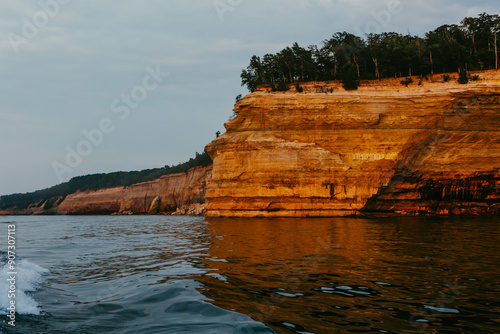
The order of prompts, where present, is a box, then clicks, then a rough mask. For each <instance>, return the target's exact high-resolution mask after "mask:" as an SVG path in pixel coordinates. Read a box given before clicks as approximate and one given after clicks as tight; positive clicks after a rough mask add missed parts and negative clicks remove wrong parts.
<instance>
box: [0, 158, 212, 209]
mask: <svg viewBox="0 0 500 334" xmlns="http://www.w3.org/2000/svg"><path fill="white" fill-rule="evenodd" d="M211 170H212V166H211V165H210V166H207V167H196V168H192V169H190V170H189V171H188V172H187V173H178V174H171V175H165V176H162V177H160V178H159V179H156V180H154V181H149V182H143V183H138V184H134V185H131V186H128V187H113V188H105V189H100V190H96V191H90V190H89V191H83V192H80V191H79V192H76V193H73V194H70V195H68V196H66V197H56V198H52V199H50V200H49V201H46V202H37V203H33V204H32V205H30V206H29V207H28V208H27V209H23V210H15V209H12V210H7V211H4V212H0V214H2V213H3V214H7V213H14V214H70V215H97V214H158V213H176V214H197V215H199V214H203V213H204V209H205V205H204V203H205V191H206V180H207V179H209V178H210V174H211ZM48 204H50V205H48Z"/></svg>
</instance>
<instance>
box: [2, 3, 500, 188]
mask: <svg viewBox="0 0 500 334" xmlns="http://www.w3.org/2000/svg"><path fill="white" fill-rule="evenodd" d="M0 3H1V8H2V9H1V14H0V32H1V33H0V91H1V95H0V96H1V98H0V195H2V194H10V193H17V192H28V191H33V190H37V189H41V188H46V187H49V186H52V185H55V184H58V183H60V181H67V180H69V179H70V178H72V177H74V176H79V175H85V174H90V173H103V172H113V171H129V170H141V169H146V168H155V167H162V166H164V165H166V164H168V165H172V164H177V163H179V162H184V161H186V160H188V159H189V158H190V157H193V156H194V154H195V152H202V151H203V149H204V146H205V145H206V144H207V143H208V142H209V141H211V140H212V139H213V138H215V132H216V131H221V132H224V127H223V123H224V122H226V121H227V119H228V117H229V116H230V115H231V114H232V109H233V104H234V100H235V97H236V95H238V94H246V93H247V92H246V89H245V88H244V87H241V86H240V73H241V70H242V69H243V68H245V67H246V66H247V64H248V61H249V59H250V57H251V56H252V55H253V54H257V55H263V54H265V53H274V52H277V51H279V50H281V49H282V48H283V47H285V46H287V45H291V44H292V43H294V42H298V43H299V44H300V45H301V46H304V47H306V46H308V45H311V44H317V45H319V44H321V42H322V41H323V40H325V39H327V38H329V37H330V36H331V35H333V34H334V33H335V32H338V31H348V32H352V33H356V34H358V35H359V34H362V33H365V32H381V31H396V32H400V33H405V34H406V33H408V32H410V33H411V34H418V35H421V36H423V34H424V33H425V32H427V31H429V30H433V29H435V28H437V27H438V26H440V25H442V24H451V23H457V24H458V23H459V22H460V20H461V19H463V18H464V17H466V16H476V15H477V14H479V13H482V12H485V11H486V12H488V13H490V14H499V13H500V3H499V1H498V0H474V1H465V0H458V1H457V0H432V1H431V0H417V1H414V0H413V1H408V0H400V2H399V3H398V0H390V1H389V0H380V1H378V0H293V1H292V0H216V1H214V0H144V1H138V0H135V1H132V0H120V1H117V0H116V1H109V0H99V1H97V0H85V1H82V0H41V1H27V0H15V1H12V0H9V1H6V0H0ZM166 73H168V75H166ZM68 152H72V153H68Z"/></svg>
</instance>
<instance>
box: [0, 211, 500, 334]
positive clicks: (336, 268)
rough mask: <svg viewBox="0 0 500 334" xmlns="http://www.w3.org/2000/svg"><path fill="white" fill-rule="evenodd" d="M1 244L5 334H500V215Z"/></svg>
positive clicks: (147, 226)
mask: <svg viewBox="0 0 500 334" xmlns="http://www.w3.org/2000/svg"><path fill="white" fill-rule="evenodd" d="M9 225H15V233H16V234H15V237H16V240H15V247H16V254H15V256H16V259H15V262H16V272H17V274H16V275H15V276H16V277H15V280H16V282H15V289H16V297H15V301H16V311H17V313H16V317H15V325H16V326H15V327H12V326H11V325H9V323H8V322H9V321H11V320H10V319H9V318H8V317H7V315H6V314H7V313H8V309H7V308H8V307H9V302H10V301H11V300H12V298H9V297H8V294H9V291H8V290H9V289H11V288H12V287H11V286H10V283H9V281H8V279H9V278H10V276H11V275H10V274H9V271H10V270H9V268H8V265H7V264H6V261H7V258H8V253H7V250H8V248H7V247H8V244H7V242H8V241H7V234H8V230H9ZM0 238H1V240H0V268H1V271H0V319H1V320H0V333H51V334H52V333H81V334H83V333H200V334H201V333H219V334H224V333H243V334H250V333H302V334H305V333H316V334H320V333H398V334H401V333H500V218H499V217H469V218H420V217H402V218H373V219H362V218H332V219H274V220H272V219H271V220H269V219H253V220H248V219H245V220H242V219H218V220H209V221H206V220H205V219H203V218H194V217H170V216H126V217H101V216H96V217H59V216H58V217H0ZM11 243H12V242H11ZM11 283H12V282H11Z"/></svg>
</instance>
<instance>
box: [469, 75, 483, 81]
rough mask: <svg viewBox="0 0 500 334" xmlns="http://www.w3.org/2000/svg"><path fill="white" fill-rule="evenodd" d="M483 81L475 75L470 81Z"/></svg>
mask: <svg viewBox="0 0 500 334" xmlns="http://www.w3.org/2000/svg"><path fill="white" fill-rule="evenodd" d="M479 80H481V78H480V77H479V75H473V76H471V77H470V81H479Z"/></svg>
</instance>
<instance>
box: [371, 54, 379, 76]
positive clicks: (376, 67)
mask: <svg viewBox="0 0 500 334" xmlns="http://www.w3.org/2000/svg"><path fill="white" fill-rule="evenodd" d="M372 60H373V63H374V64H375V75H376V76H377V79H378V80H380V72H379V71H378V59H377V58H375V57H372Z"/></svg>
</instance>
